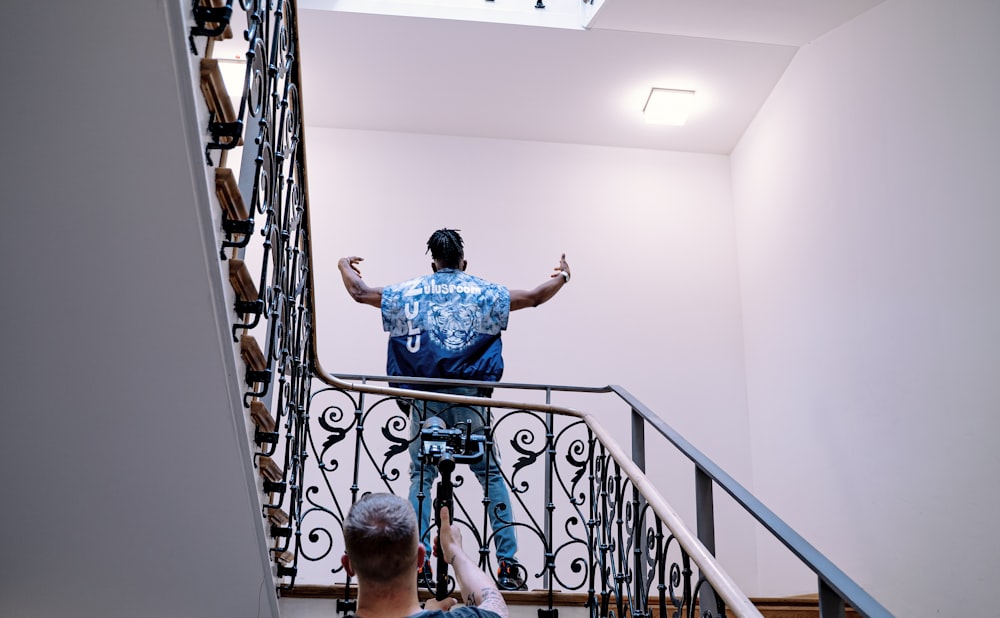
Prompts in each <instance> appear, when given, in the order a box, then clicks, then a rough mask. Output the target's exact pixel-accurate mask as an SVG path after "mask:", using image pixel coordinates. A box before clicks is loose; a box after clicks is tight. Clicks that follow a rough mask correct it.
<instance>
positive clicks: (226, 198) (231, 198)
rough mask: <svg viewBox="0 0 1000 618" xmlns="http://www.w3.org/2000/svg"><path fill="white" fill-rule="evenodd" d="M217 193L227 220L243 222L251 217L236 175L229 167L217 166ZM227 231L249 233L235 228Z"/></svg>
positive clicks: (224, 224)
mask: <svg viewBox="0 0 1000 618" xmlns="http://www.w3.org/2000/svg"><path fill="white" fill-rule="evenodd" d="M215 195H216V197H218V198H219V206H220V207H221V208H222V214H223V215H224V216H225V219H226V220H227V221H233V222H243V221H246V220H248V219H249V218H250V215H249V214H248V213H247V206H246V203H245V202H244V201H243V195H242V194H241V193H240V187H239V185H237V184H236V176H235V175H234V174H233V170H231V169H229V168H228V167H217V168H215ZM225 227H226V223H225V222H223V228H224V229H225ZM225 231H227V232H241V233H244V234H245V233H248V232H247V231H242V230H235V229H233V230H230V229H225Z"/></svg>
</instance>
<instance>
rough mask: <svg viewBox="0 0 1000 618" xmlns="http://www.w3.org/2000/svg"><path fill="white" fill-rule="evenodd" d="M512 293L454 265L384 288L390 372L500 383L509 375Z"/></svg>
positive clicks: (383, 308)
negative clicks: (505, 336) (505, 333)
mask: <svg viewBox="0 0 1000 618" xmlns="http://www.w3.org/2000/svg"><path fill="white" fill-rule="evenodd" d="M509 315H510V292H509V291H508V290H507V288H505V287H503V286H502V285H497V284H495V283H490V282H489V281H486V280H484V279H480V278H479V277H474V276H472V275H468V274H466V273H464V272H462V271H459V270H454V269H450V268H449V269H440V270H438V271H437V272H436V273H434V274H431V275H425V276H423V277H417V278H416V279H411V280H409V281H404V282H403V283H398V284H396V285H390V286H388V287H386V288H384V289H383V290H382V327H383V328H384V329H385V331H386V332H388V333H389V350H388V356H387V360H386V372H387V374H388V375H390V376H414V377H421V378H453V379H460V380H481V381H489V382H496V381H499V380H500V377H501V376H502V375H503V356H502V344H501V342H500V332H501V331H502V330H504V329H506V328H507V318H508V317H509Z"/></svg>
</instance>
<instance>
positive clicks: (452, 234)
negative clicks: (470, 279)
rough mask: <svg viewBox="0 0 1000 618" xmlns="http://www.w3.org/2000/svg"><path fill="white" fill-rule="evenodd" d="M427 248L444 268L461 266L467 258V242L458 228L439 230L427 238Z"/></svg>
mask: <svg viewBox="0 0 1000 618" xmlns="http://www.w3.org/2000/svg"><path fill="white" fill-rule="evenodd" d="M427 250H428V251H430V254H431V257H432V258H434V259H435V260H437V261H439V262H441V266H443V267H444V268H461V267H462V260H463V259H465V243H464V242H463V241H462V235H461V234H459V233H458V230H449V229H448V228H441V229H440V230H437V231H436V232H434V233H433V234H431V237H430V238H428V239H427Z"/></svg>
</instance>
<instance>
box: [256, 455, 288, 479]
mask: <svg viewBox="0 0 1000 618" xmlns="http://www.w3.org/2000/svg"><path fill="white" fill-rule="evenodd" d="M258 465H259V466H260V474H261V476H263V477H264V478H265V479H267V480H269V481H271V482H272V483H277V482H279V481H280V480H281V478H282V476H284V475H283V474H282V472H281V466H279V465H278V464H277V463H276V462H275V461H274V460H273V459H271V458H270V457H261V458H260V459H259V460H258Z"/></svg>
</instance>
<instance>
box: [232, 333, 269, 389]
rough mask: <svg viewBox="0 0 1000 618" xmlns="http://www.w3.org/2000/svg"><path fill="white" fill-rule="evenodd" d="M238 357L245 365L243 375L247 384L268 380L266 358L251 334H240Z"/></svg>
mask: <svg viewBox="0 0 1000 618" xmlns="http://www.w3.org/2000/svg"><path fill="white" fill-rule="evenodd" d="M240 357H241V358H242V359H243V362H244V363H246V366H247V373H246V377H245V381H246V383H247V385H253V384H257V383H258V382H261V383H263V382H268V381H270V379H271V372H270V371H268V369H267V358H266V357H265V356H264V353H263V352H261V350H260V346H259V345H258V344H257V339H256V338H255V337H254V336H253V335H241V336H240Z"/></svg>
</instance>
